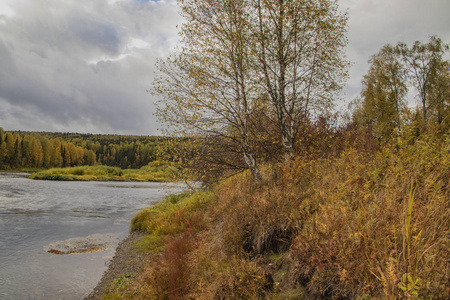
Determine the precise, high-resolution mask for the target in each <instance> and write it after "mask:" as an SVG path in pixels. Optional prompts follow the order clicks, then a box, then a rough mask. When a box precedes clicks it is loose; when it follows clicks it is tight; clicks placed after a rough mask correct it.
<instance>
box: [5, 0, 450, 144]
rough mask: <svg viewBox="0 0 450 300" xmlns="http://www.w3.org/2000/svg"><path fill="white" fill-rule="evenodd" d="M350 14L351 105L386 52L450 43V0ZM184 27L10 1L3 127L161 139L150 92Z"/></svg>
mask: <svg viewBox="0 0 450 300" xmlns="http://www.w3.org/2000/svg"><path fill="white" fill-rule="evenodd" d="M340 7H341V9H343V10H345V9H348V13H349V22H348V25H349V33H348V37H349V46H348V49H347V55H348V58H349V60H350V61H352V63H353V65H352V68H351V69H350V79H349V81H348V84H347V87H346V88H345V90H344V92H345V93H344V94H343V98H344V99H346V102H349V101H350V100H352V99H354V98H355V97H356V96H358V94H359V92H360V89H361V83H360V82H361V79H362V76H363V75H364V74H365V73H366V72H367V70H368V67H369V65H368V63H367V61H368V59H369V58H370V56H371V55H373V54H375V53H377V52H378V51H379V50H380V48H381V47H382V46H383V45H384V44H386V43H391V44H396V43H397V42H398V41H404V42H406V43H407V44H408V45H410V44H412V42H414V41H416V40H420V41H422V42H427V41H428V38H429V36H430V35H438V36H439V37H441V38H442V39H443V40H444V41H445V42H450V18H449V12H450V0H340ZM181 22H182V20H181V18H180V17H179V16H178V13H177V5H176V0H160V1H146V0H0V127H3V128H4V129H5V130H30V131H64V132H84V133H89V132H90V133H115V134H143V135H154V134H159V132H158V131H157V127H158V123H157V121H156V118H155V117H154V116H153V113H154V109H155V108H154V101H155V99H154V97H153V96H152V95H151V94H150V93H148V92H147V90H148V89H150V88H151V86H152V79H153V76H154V64H155V60H156V58H164V57H166V56H167V54H168V53H169V52H170V51H171V50H172V49H173V48H174V46H175V45H176V43H177V40H178V36H177V28H176V25H177V24H181ZM340 106H342V105H340Z"/></svg>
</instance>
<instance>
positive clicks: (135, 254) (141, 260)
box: [85, 232, 150, 299]
mask: <svg viewBox="0 0 450 300" xmlns="http://www.w3.org/2000/svg"><path fill="white" fill-rule="evenodd" d="M144 235H145V234H144V233H140V232H132V233H130V234H129V235H128V236H127V237H126V238H125V239H124V240H122V241H121V242H120V243H119V245H118V246H117V249H116V253H115V255H114V257H113V259H112V260H111V262H110V263H109V265H108V269H107V270H106V271H105V273H103V276H102V279H101V280H100V282H99V283H98V284H97V286H96V287H95V288H94V290H93V291H92V292H91V293H90V294H89V295H88V296H87V297H86V298H85V299H101V296H102V294H103V293H105V292H107V291H109V289H110V288H111V283H112V282H113V281H114V279H116V278H117V277H118V275H120V274H131V275H134V274H138V273H139V272H140V271H141V270H142V268H143V267H144V265H145V264H146V262H148V261H149V259H150V256H149V255H148V254H145V253H142V252H139V251H138V250H137V249H135V248H134V247H133V245H134V243H135V242H136V241H138V240H139V239H140V238H141V237H142V236H144Z"/></svg>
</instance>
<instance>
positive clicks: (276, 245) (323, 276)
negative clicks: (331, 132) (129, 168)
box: [133, 138, 450, 299]
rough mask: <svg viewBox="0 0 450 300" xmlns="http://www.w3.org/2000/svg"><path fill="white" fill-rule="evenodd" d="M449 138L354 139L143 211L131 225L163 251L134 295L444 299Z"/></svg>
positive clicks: (448, 256)
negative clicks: (336, 150)
mask: <svg viewBox="0 0 450 300" xmlns="http://www.w3.org/2000/svg"><path fill="white" fill-rule="evenodd" d="M449 142H450V140H449V139H448V138H447V139H440V140H437V139H436V140H435V139H431V138H424V139H422V140H417V141H414V142H411V141H407V140H403V139H398V140H396V141H393V142H392V143H391V144H389V145H387V146H385V147H384V148H382V149H380V151H378V152H377V153H376V154H368V153H365V152H363V151H360V150H356V149H355V148H354V147H352V146H351V145H350V144H349V145H348V146H347V147H346V148H345V151H343V152H342V153H341V154H340V155H339V156H337V157H333V158H320V156H317V155H316V156H314V157H316V158H305V157H303V158H297V159H296V160H295V162H294V163H293V164H292V165H289V166H285V165H276V166H271V167H269V166H266V167H265V169H264V170H263V173H264V174H265V178H264V182H263V183H261V184H258V185H256V184H254V183H253V182H252V180H251V176H250V175H249V174H247V173H243V174H240V175H237V176H234V177H232V178H229V179H227V180H226V181H224V182H222V183H221V184H219V185H217V186H216V187H215V188H214V190H213V191H208V192H201V193H199V194H194V195H186V196H185V197H181V199H178V198H177V199H175V200H172V201H171V200H166V201H165V202H164V203H162V204H161V205H160V206H158V207H154V208H149V209H146V210H144V211H143V212H141V213H140V214H138V215H137V216H136V218H135V220H134V221H133V228H134V229H138V230H144V231H146V232H148V233H149V235H150V236H151V238H149V239H148V241H149V242H148V245H147V246H146V247H144V248H147V250H146V251H155V250H154V248H152V246H151V245H152V244H153V245H159V246H158V247H156V248H157V249H159V250H161V249H164V251H163V252H162V254H161V255H160V257H159V259H158V260H157V261H156V263H153V264H151V265H149V266H148V268H147V269H146V271H145V272H144V273H143V274H141V276H138V278H136V281H135V284H136V286H137V288H136V289H135V290H138V292H137V294H135V295H134V297H136V298H143V299H144V298H146V299H302V298H305V297H306V298H315V299H448V298H449V297H450V288H449V284H448V283H449V282H450V269H449V267H450V265H449V260H450V240H449V237H450V201H449V191H450V184H449V180H450V155H449V153H448V147H449ZM159 237H160V238H161V239H163V245H165V246H164V247H161V245H160V244H158V243H160V242H161V239H160V238H159ZM152 241H153V242H152Z"/></svg>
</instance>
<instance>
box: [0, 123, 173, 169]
mask: <svg viewBox="0 0 450 300" xmlns="http://www.w3.org/2000/svg"><path fill="white" fill-rule="evenodd" d="M164 140H165V138H164V137H154V136H134V135H102V134H80V133H56V132H24V131H4V130H3V129H2V128H1V127H0V169H3V170H5V169H6V170H8V169H20V168H60V167H74V166H81V165H90V166H92V165H107V166H114V167H120V168H122V169H128V168H133V169H138V168H140V167H142V166H145V165H147V164H148V163H149V162H152V161H154V160H156V151H157V150H156V148H157V146H158V144H160V143H161V142H162V141H164Z"/></svg>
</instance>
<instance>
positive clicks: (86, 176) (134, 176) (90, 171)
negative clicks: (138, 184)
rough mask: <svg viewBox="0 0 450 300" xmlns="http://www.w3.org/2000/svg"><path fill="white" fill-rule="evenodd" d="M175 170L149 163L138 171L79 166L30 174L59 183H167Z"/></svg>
mask: <svg viewBox="0 0 450 300" xmlns="http://www.w3.org/2000/svg"><path fill="white" fill-rule="evenodd" d="M174 174H176V168H175V167H173V166H172V165H171V164H170V163H168V162H159V161H156V162H151V163H149V164H148V165H147V166H145V167H142V168H140V169H125V170H122V169H120V168H118V167H109V166H79V167H71V168H53V169H49V170H43V171H38V172H35V173H33V174H31V176H30V178H31V179H39V180H59V181H74V180H77V181H89V180H95V181H104V180H105V181H106V180H111V181H152V182H167V181H170V180H171V179H172V178H174Z"/></svg>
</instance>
